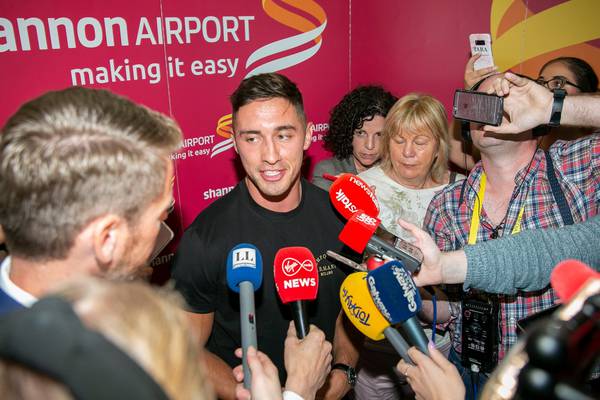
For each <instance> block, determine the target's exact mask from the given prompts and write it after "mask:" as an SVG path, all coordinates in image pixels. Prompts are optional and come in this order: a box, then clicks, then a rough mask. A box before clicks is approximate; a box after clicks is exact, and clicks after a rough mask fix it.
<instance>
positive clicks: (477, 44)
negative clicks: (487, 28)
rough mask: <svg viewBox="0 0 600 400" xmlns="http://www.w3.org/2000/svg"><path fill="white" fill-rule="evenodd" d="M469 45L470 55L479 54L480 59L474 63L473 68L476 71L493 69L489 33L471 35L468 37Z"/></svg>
mask: <svg viewBox="0 0 600 400" xmlns="http://www.w3.org/2000/svg"><path fill="white" fill-rule="evenodd" d="M469 43H470V44H471V55H475V54H476V53H479V54H481V57H479V58H478V59H477V61H475V64H474V65H473V68H474V69H475V71H477V70H478V69H482V68H486V67H493V66H494V57H492V37H491V36H490V34H489V33H472V34H470V35H469Z"/></svg>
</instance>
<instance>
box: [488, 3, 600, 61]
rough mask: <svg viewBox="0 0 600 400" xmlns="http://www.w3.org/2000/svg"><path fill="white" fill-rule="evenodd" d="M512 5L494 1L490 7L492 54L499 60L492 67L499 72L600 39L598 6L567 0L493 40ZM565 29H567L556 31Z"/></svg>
mask: <svg viewBox="0 0 600 400" xmlns="http://www.w3.org/2000/svg"><path fill="white" fill-rule="evenodd" d="M513 2H514V1H511V0H494V2H493V3H492V9H491V15H490V31H491V33H492V38H493V43H492V49H493V50H492V51H493V53H494V54H498V56H499V57H498V60H497V62H496V65H498V67H499V69H500V70H501V71H502V70H506V69H509V68H512V67H514V66H516V65H518V64H520V63H522V62H524V61H527V60H529V59H531V58H533V57H536V56H539V55H541V54H545V53H548V52H551V51H554V50H559V49H562V48H564V47H569V46H573V45H576V44H579V43H583V42H587V41H590V40H594V39H597V38H599V37H600V24H599V23H598V15H600V2H598V1H596V0H571V1H569V2H565V3H561V4H558V5H556V6H554V7H550V8H548V9H546V10H544V11H542V12H539V13H537V14H534V15H532V16H531V17H528V18H526V19H524V20H523V21H521V22H519V23H516V24H515V25H513V26H512V27H511V28H510V29H508V30H507V31H506V32H504V33H503V34H502V35H500V36H497V33H498V27H499V26H500V23H501V21H502V18H503V17H504V15H505V13H506V11H507V10H508V9H509V8H510V7H511V5H512V3H513ZM567 21H576V23H575V22H567ZM565 25H567V29H563V28H561V29H559V28H557V27H564V26H565ZM525 36H526V37H525Z"/></svg>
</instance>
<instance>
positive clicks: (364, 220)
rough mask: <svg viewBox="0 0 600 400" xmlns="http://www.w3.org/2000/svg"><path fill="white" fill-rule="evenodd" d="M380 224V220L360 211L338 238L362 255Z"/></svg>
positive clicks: (349, 221)
mask: <svg viewBox="0 0 600 400" xmlns="http://www.w3.org/2000/svg"><path fill="white" fill-rule="evenodd" d="M380 223H381V221H380V220H379V218H377V217H372V216H370V215H368V214H367V213H365V212H363V211H362V210H358V211H357V212H355V213H354V214H352V216H351V217H350V219H348V222H346V225H344V229H342V231H341V232H340V234H339V236H338V238H339V239H340V242H342V243H344V244H345V245H346V246H348V247H350V248H351V249H352V250H354V251H356V252H357V253H362V252H363V251H364V250H365V247H367V243H369V240H371V237H372V236H373V234H374V233H375V231H376V230H377V227H378V226H379V224H380Z"/></svg>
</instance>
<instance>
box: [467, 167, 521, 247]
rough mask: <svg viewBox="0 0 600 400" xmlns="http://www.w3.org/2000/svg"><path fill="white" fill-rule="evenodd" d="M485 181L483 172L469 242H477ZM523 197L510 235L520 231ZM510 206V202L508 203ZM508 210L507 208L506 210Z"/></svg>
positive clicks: (472, 217)
mask: <svg viewBox="0 0 600 400" xmlns="http://www.w3.org/2000/svg"><path fill="white" fill-rule="evenodd" d="M485 183H486V177H485V172H484V173H482V174H481V180H480V182H479V191H478V192H477V198H476V199H475V205H474V207H473V215H472V216H471V227H470V229H469V242H468V243H469V244H475V243H477V232H478V231H479V219H480V218H479V217H480V215H481V208H482V207H483V198H484V196H485ZM525 200H527V198H525V199H524V200H523V204H522V205H521V208H520V209H519V215H518V216H517V221H516V222H515V226H514V227H513V230H512V231H511V235H514V234H516V233H519V232H521V220H522V219H523V211H525ZM508 207H509V208H510V203H509V204H508ZM506 212H508V210H507V211H506Z"/></svg>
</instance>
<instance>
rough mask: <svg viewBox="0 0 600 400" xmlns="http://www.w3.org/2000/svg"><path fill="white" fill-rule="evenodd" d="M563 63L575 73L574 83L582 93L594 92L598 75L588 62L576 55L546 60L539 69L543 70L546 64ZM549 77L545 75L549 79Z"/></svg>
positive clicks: (596, 89)
mask: <svg viewBox="0 0 600 400" xmlns="http://www.w3.org/2000/svg"><path fill="white" fill-rule="evenodd" d="M557 62H560V63H563V64H564V65H565V67H567V68H568V69H569V71H571V72H572V73H573V75H575V83H576V84H577V86H579V87H580V89H581V92H582V93H594V92H596V91H598V76H597V75H596V73H595V72H594V69H593V68H592V66H591V65H590V64H588V63H587V62H586V61H584V60H582V59H581V58H577V57H558V58H554V59H552V60H550V61H548V62H547V63H546V64H544V66H543V67H542V68H541V69H540V73H541V71H543V70H544V68H546V67H547V66H548V65H550V64H554V63H557ZM549 78H550V77H547V79H549Z"/></svg>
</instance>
